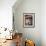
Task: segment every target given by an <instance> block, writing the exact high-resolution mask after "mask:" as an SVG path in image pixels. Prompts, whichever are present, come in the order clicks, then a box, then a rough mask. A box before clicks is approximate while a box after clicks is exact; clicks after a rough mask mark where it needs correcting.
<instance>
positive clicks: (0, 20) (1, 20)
mask: <svg viewBox="0 0 46 46" xmlns="http://www.w3.org/2000/svg"><path fill="white" fill-rule="evenodd" d="M15 2H16V0H0V27H7V28H8V29H12V6H13V4H14V3H15Z"/></svg>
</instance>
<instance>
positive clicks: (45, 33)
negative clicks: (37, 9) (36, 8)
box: [41, 0, 46, 46]
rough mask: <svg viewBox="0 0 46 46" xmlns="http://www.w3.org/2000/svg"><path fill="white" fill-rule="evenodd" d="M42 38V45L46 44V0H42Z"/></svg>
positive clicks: (45, 45)
mask: <svg viewBox="0 0 46 46" xmlns="http://www.w3.org/2000/svg"><path fill="white" fill-rule="evenodd" d="M41 38H42V39H41V40H42V46H46V0H44V1H43V0H42V1H41Z"/></svg>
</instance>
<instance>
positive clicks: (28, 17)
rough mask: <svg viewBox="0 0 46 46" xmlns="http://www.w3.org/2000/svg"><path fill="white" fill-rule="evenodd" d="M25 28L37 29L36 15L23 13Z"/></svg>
mask: <svg viewBox="0 0 46 46" xmlns="http://www.w3.org/2000/svg"><path fill="white" fill-rule="evenodd" d="M23 27H25V28H34V27H35V13H23Z"/></svg>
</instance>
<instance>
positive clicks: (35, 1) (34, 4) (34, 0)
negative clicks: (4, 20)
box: [13, 0, 41, 46]
mask: <svg viewBox="0 0 46 46" xmlns="http://www.w3.org/2000/svg"><path fill="white" fill-rule="evenodd" d="M20 1H21V0H20ZM23 13H35V27H34V28H24V27H23ZM13 14H14V20H15V22H14V23H15V28H16V29H17V31H18V32H21V33H23V37H24V39H26V38H27V39H31V40H33V41H34V42H35V44H36V46H41V0H23V1H22V2H21V3H20V4H19V5H18V4H17V7H16V4H15V5H14V6H13ZM15 31H16V30H15Z"/></svg>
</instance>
